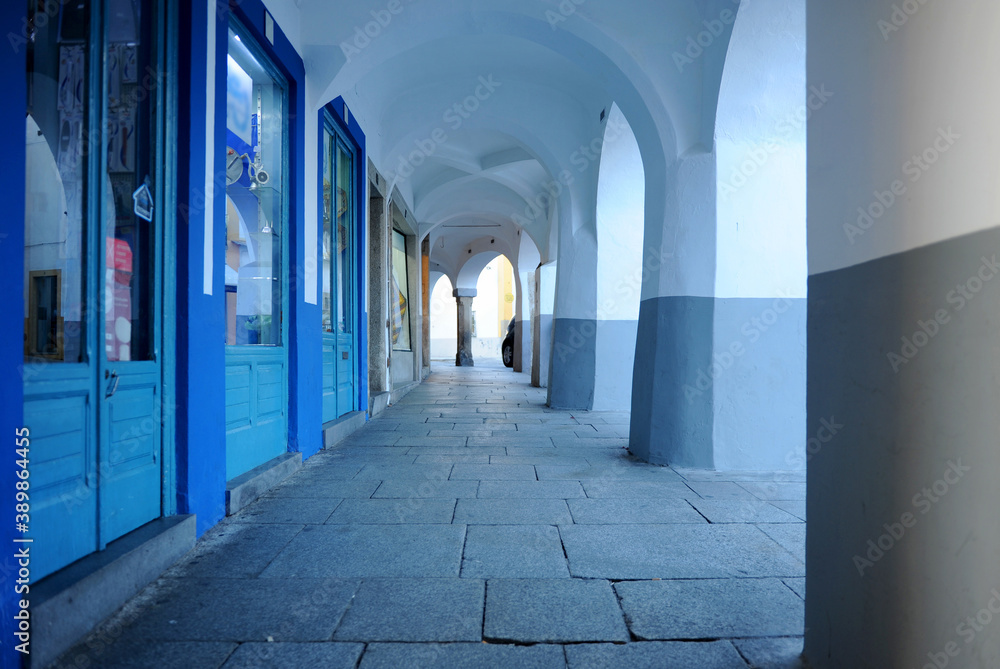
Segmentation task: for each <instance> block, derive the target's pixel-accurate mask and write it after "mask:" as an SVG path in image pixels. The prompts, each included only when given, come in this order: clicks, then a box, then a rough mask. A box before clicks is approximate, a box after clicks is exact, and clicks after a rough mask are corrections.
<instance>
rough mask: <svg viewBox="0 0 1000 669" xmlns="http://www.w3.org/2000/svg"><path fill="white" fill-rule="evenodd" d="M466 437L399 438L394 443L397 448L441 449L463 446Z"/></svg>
mask: <svg viewBox="0 0 1000 669" xmlns="http://www.w3.org/2000/svg"><path fill="white" fill-rule="evenodd" d="M465 442H466V437H464V436H462V437H459V436H455V437H407V436H404V437H401V438H400V439H399V441H397V442H396V445H397V446H409V447H411V448H415V447H420V446H431V447H441V446H465V445H466V443H465Z"/></svg>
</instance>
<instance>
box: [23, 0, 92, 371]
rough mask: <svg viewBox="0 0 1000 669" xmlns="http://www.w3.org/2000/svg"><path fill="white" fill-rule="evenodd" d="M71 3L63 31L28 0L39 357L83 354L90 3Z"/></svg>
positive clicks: (28, 187) (31, 353) (34, 314)
mask: <svg viewBox="0 0 1000 669" xmlns="http://www.w3.org/2000/svg"><path fill="white" fill-rule="evenodd" d="M72 4H73V8H72V10H69V9H65V10H64V16H63V18H64V19H65V18H66V16H65V14H67V13H68V14H71V15H72V16H71V18H72V21H73V26H72V27H73V29H72V30H69V29H68V27H65V28H66V29H62V30H61V29H60V26H61V24H62V23H65V21H62V22H59V21H51V20H50V21H38V22H36V21H35V16H36V11H41V10H42V9H43V8H42V7H41V5H40V4H39V3H37V2H34V1H33V0H32V1H31V2H29V3H27V8H28V13H27V15H26V16H27V18H28V25H32V26H34V30H33V32H32V34H31V38H30V39H29V41H28V45H27V90H28V108H27V116H26V118H25V193H24V195H25V215H24V228H25V230H24V231H25V237H24V307H25V314H24V323H25V333H24V335H25V336H24V357H25V360H31V361H37V362H42V361H45V362H81V361H82V360H83V359H84V341H85V340H84V334H83V333H84V325H85V323H86V321H87V314H86V310H87V305H86V301H85V299H84V291H85V290H86V286H85V283H84V275H83V269H84V262H83V259H84V258H85V257H86V256H85V255H84V254H85V253H86V245H85V239H86V238H85V235H84V212H85V211H86V192H87V183H86V182H87V173H86V169H85V168H86V162H87V154H88V151H87V145H86V139H85V138H86V137H88V135H89V133H88V132H87V124H88V122H89V118H88V110H87V104H86V102H87V99H88V97H89V87H88V86H87V81H88V76H87V72H88V68H89V65H90V63H89V58H88V53H87V44H88V42H89V37H90V28H89V27H90V3H89V2H87V1H86V0H81V1H80V2H74V3H72Z"/></svg>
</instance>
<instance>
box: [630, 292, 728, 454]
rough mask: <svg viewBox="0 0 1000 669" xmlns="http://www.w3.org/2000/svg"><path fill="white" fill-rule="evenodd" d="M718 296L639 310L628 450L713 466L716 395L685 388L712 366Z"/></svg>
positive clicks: (653, 303)
mask: <svg viewBox="0 0 1000 669" xmlns="http://www.w3.org/2000/svg"><path fill="white" fill-rule="evenodd" d="M714 302H715V300H713V299H712V298H705V297H660V298H655V299H652V300H645V301H644V302H643V303H642V305H641V306H640V308H639V329H638V334H637V336H636V356H635V368H634V370H633V372H632V420H631V428H630V439H629V444H630V445H629V448H630V450H631V451H632V453H633V454H634V455H635V456H636V457H638V458H639V459H640V460H645V461H646V462H650V463H653V464H657V465H667V464H674V465H680V466H684V467H701V468H707V469H711V468H713V467H714V466H715V460H714V457H713V453H712V397H713V393H714V389H713V388H712V387H711V386H709V387H708V388H707V389H706V390H705V391H703V392H702V393H701V394H700V395H694V394H690V393H689V394H688V395H687V396H685V393H684V386H685V384H686V383H688V382H689V381H688V380H689V379H691V380H693V379H697V378H698V372H699V370H704V369H707V368H709V367H710V365H711V359H712V326H713V318H714V306H715V304H714Z"/></svg>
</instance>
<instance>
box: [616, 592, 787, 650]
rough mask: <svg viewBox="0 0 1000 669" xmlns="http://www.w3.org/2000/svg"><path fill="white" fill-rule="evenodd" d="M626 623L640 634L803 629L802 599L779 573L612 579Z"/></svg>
mask: <svg viewBox="0 0 1000 669" xmlns="http://www.w3.org/2000/svg"><path fill="white" fill-rule="evenodd" d="M615 591H616V592H617V593H618V596H619V597H620V598H621V605H622V609H623V610H624V611H625V616H626V619H627V620H628V625H629V629H630V630H631V632H632V634H633V635H634V636H635V637H636V638H638V639H643V640H672V639H719V638H733V637H771V636H793V635H801V634H802V632H803V625H804V620H805V603H804V602H803V601H802V600H801V599H800V598H799V597H797V596H796V595H795V593H793V592H792V591H791V590H789V589H788V587H787V586H786V585H785V584H784V583H782V582H781V581H780V580H778V579H722V580H698V581H634V582H626V583H617V584H615Z"/></svg>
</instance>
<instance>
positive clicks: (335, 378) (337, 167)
mask: <svg viewBox="0 0 1000 669" xmlns="http://www.w3.org/2000/svg"><path fill="white" fill-rule="evenodd" d="M356 161H357V152H356V151H355V150H354V149H353V147H352V146H351V145H350V144H349V143H348V142H347V141H346V140H345V138H344V137H343V135H342V134H341V132H340V131H339V130H338V129H337V128H336V126H335V124H334V122H333V120H332V119H331V118H329V117H327V123H326V127H325V134H324V143H323V164H324V168H323V197H324V202H323V212H324V217H323V421H324V422H329V421H332V420H336V419H337V418H339V417H341V416H343V415H344V414H347V413H350V412H351V411H354V410H355V409H357V375H358V371H357V370H358V363H357V359H356V349H357V344H356V342H357V328H356V309H357V301H356V300H357V298H356V295H357V279H356V277H357V271H356V267H355V258H356V253H357V241H356V240H357V230H356V228H357V206H356V190H355V189H356V187H357V171H356V170H357V163H356Z"/></svg>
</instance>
